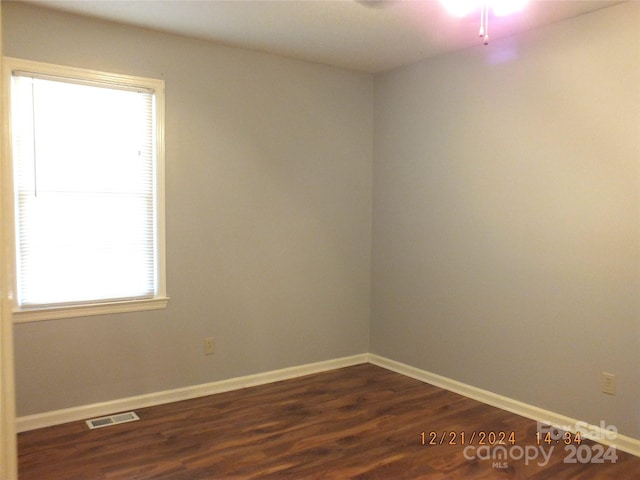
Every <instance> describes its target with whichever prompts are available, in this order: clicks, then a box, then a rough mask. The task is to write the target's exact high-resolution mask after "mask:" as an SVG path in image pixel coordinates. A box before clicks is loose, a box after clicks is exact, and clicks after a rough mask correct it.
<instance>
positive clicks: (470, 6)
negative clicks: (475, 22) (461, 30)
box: [440, 0, 482, 17]
mask: <svg viewBox="0 0 640 480" xmlns="http://www.w3.org/2000/svg"><path fill="white" fill-rule="evenodd" d="M440 3H442V5H444V8H446V9H447V12H449V13H450V14H451V15H454V16H456V17H464V16H466V15H469V14H470V13H471V12H473V11H474V10H476V9H478V8H480V4H481V3H482V2H481V1H480V0H440Z"/></svg>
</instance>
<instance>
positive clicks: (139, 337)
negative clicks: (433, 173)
mask: <svg viewBox="0 0 640 480" xmlns="http://www.w3.org/2000/svg"><path fill="white" fill-rule="evenodd" d="M3 6H4V9H3V15H4V39H5V54H6V55H8V56H15V57H23V58H28V59H31V60H38V61H45V62H52V63H59V64H62V65H71V66H79V67H86V68H92V69H98V70H105V71H112V72H118V73H127V74H132V75H142V76H150V77H157V78H162V79H164V80H165V82H166V111H167V115H166V211H167V215H166V227H167V237H166V238H167V290H168V294H169V296H170V297H171V301H170V303H169V308H168V309H167V310H166V311H153V312H144V313H135V314H119V315H111V316H98V317H91V318H78V319H69V320H59V321H45V322H36V323H29V324H19V325H16V326H15V340H16V341H15V349H16V367H17V392H18V414H19V415H28V414H33V413H39V412H46V411H50V410H55V409H60V408H65V407H72V406H77V405H83V404H89V403H94V402H101V401H107V400H110V399H117V398H123V397H128V396H132V395H138V394H143V393H150V392H156V391H162V390H166V389H172V388H178V387H184V386H190V385H197V384H201V383H206V382H211V381H215V380H220V379H226V378H232V377H237V376H241V375H247V374H253V373H259V372H263V371H269V370H274V369H279V368H284V367H290V366H294V365H301V364H306V363H312V362H317V361H322V360H328V359H334V358H339V357H344V356H349V355H354V354H359V353H364V352H366V351H368V322H369V288H370V242H371V157H372V142H371V139H372V129H373V111H372V108H373V97H372V95H373V81H372V78H371V76H369V75H364V74H358V73H352V72H348V71H343V70H338V69H334V68H329V67H324V66H320V65H315V64H310V63H305V62H299V61H293V60H288V59H283V58H280V57H276V56H271V55H266V54H260V53H252V52H248V51H243V50H238V49H232V48H226V47H221V46H216V45H213V44H211V43H207V42H201V41H196V40H190V39H186V38H182V37H177V36H171V35H165V34H161V33H156V32H152V31H146V30H141V29H135V28H128V27H124V26H118V25H115V24H110V23H105V22H99V21H93V20H90V19H85V18H81V17H74V16H70V15H64V14H59V13H52V12H48V11H43V10H39V9H37V8H34V7H30V6H27V5H21V4H15V3H8V4H6V5H3ZM208 336H213V337H215V339H216V354H215V355H214V356H213V357H205V356H204V355H203V353H202V351H203V345H202V344H203V338H204V337H208Z"/></svg>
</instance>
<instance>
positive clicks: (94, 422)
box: [86, 412, 140, 430]
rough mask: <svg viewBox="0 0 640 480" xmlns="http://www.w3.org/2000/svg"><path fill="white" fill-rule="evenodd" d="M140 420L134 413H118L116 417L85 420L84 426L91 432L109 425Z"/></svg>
mask: <svg viewBox="0 0 640 480" xmlns="http://www.w3.org/2000/svg"><path fill="white" fill-rule="evenodd" d="M136 420H140V417H138V415H136V414H135V412H126V413H118V414H117V415H110V416H108V417H100V418H92V419H91V420H87V421H86V424H87V425H88V426H89V428H90V429H91V430H93V429H95V428H102V427H108V426H110V425H117V424H118V423H127V422H135V421H136Z"/></svg>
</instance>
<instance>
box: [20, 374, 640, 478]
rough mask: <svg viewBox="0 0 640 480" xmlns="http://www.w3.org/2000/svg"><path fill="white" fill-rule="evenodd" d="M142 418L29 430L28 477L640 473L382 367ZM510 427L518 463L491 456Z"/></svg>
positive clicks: (24, 446) (627, 458)
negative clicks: (542, 440)
mask: <svg viewBox="0 0 640 480" xmlns="http://www.w3.org/2000/svg"><path fill="white" fill-rule="evenodd" d="M136 412H137V413H138V415H139V416H140V418H141V420H140V421H137V422H132V423H125V424H121V425H115V426H110V427H105V428H101V429H97V430H89V429H88V428H87V427H86V425H85V424H84V422H74V423H69V424H65V425H59V426H55V427H50V428H44V429H40V430H34V431H30V432H25V433H21V434H20V435H19V436H18V450H19V472H20V480H136V479H139V480H146V479H154V480H199V479H203V480H205V479H207V480H208V479H255V478H261V479H280V478H284V479H289V478H293V479H306V478H311V479H316V478H317V479H351V478H353V479H404V478H410V479H432V480H441V479H466V480H469V479H471V480H474V479H493V478H498V479H505V478H514V479H545V480H546V479H554V480H565V479H636V478H640V458H638V457H634V456H631V455H628V454H625V453H623V452H620V451H617V452H615V453H616V454H617V460H616V462H615V463H611V462H610V461H609V460H604V463H600V464H598V463H580V459H582V461H583V462H584V461H586V460H587V459H590V460H593V459H595V460H598V459H603V458H602V456H600V455H599V450H598V447H597V444H594V443H591V442H588V441H586V442H583V443H582V445H585V447H582V449H581V450H580V453H579V455H580V457H577V456H574V457H573V458H574V459H576V463H566V462H565V459H566V458H567V455H568V454H570V453H571V452H566V451H565V450H564V448H563V447H564V445H562V444H561V445H547V444H543V445H541V446H537V445H536V422H533V421H531V420H528V419H525V418H523V417H519V416H517V415H513V414H511V413H508V412H505V411H502V410H499V409H497V408H493V407H490V406H487V405H483V404H481V403H478V402H476V401H474V400H470V399H467V398H465V397H462V396H459V395H457V394H454V393H451V392H448V391H445V390H442V389H439V388H436V387H433V386H431V385H427V384H424V383H422V382H419V381H417V380H413V379H411V378H408V377H405V376H402V375H399V374H396V373H393V372H390V371H387V370H385V369H382V368H379V367H376V366H374V365H370V364H364V365H358V366H354V367H348V368H343V369H339V370H334V371H331V372H325V373H320V374H314V375H309V376H306V377H302V378H297V379H293V380H287V381H284V382H277V383H273V384H269V385H263V386H259V387H253V388H248V389H244V390H238V391H234V392H228V393H223V394H218V395H213V396H209V397H203V398H198V399H194V400H186V401H183V402H176V403H172V404H167V405H161V406H157V407H151V408H145V409H140V410H137V411H136ZM422 432H424V433H425V435H424V440H425V441H424V443H425V444H424V445H423V436H422ZM430 432H434V435H435V436H436V438H437V441H436V443H438V444H437V445H429V441H430V440H431V435H430ZM448 432H455V434H454V435H449V434H448ZM462 432H464V434H465V439H464V442H465V444H464V445H462V442H463V439H462V435H461V433H462ZM474 432H475V436H474V439H473V440H471V436H472V435H473V434H474ZM489 432H495V433H496V434H497V437H496V438H495V439H493V437H492V436H491V434H490V433H489ZM500 432H505V438H504V439H503V440H504V441H505V445H502V446H501V447H505V448H506V450H504V451H505V452H506V453H507V457H506V458H504V459H501V460H496V459H492V458H487V457H491V454H492V452H493V453H494V454H497V452H498V447H499V445H497V444H496V443H497V442H498V441H499V440H500V438H499V437H500ZM511 432H513V435H514V437H512V439H513V440H514V442H513V443H510V442H509V441H508V440H509V435H510V433H511ZM483 433H484V434H486V435H485V443H486V444H487V445H485V446H483V447H481V446H480V445H478V443H479V441H480V439H481V438H482V436H483ZM443 434H444V435H445V443H448V441H449V440H451V439H452V438H453V439H454V440H455V441H456V443H457V445H448V444H443V445H439V443H440V438H442V435H443ZM492 439H493V441H492ZM471 442H472V443H473V445H470V443H471ZM489 443H494V445H493V446H492V447H489V446H488V444H489ZM575 447H576V448H575V452H576V453H577V447H578V446H577V445H576V446H575ZM543 451H544V454H545V455H549V460H548V461H547V462H545V461H544V459H543V457H542V453H543ZM527 452H528V455H529V457H530V458H529V459H526V458H524V457H523V455H525V454H527ZM550 452H551V453H550ZM600 453H602V452H600ZM609 453H612V452H609ZM534 454H535V455H536V458H532V457H533V455H534ZM596 457H599V458H596ZM569 459H571V458H569Z"/></svg>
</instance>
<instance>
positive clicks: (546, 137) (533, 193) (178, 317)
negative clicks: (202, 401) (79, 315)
mask: <svg viewBox="0 0 640 480" xmlns="http://www.w3.org/2000/svg"><path fill="white" fill-rule="evenodd" d="M3 16H4V17H5V18H4V27H5V28H4V30H5V32H4V35H5V53H6V54H8V55H13V56H21V57H26V58H30V59H34V60H41V61H49V62H55V63H61V64H70V65H74V66H82V67H89V68H96V69H101V70H108V71H115V72H122V73H129V74H134V75H135V74H138V75H145V76H157V77H160V78H164V79H165V81H166V82H167V97H166V100H167V112H168V115H167V172H166V173H167V250H168V258H167V263H168V291H169V295H170V296H171V297H172V300H171V303H170V306H169V309H168V310H166V311H163V312H148V313H137V314H127V315H114V316H107V317H93V318H83V319H72V320H61V321H49V322H39V323H32V324H23V325H17V326H16V329H15V330H16V332H15V334H16V361H17V367H18V370H17V385H18V394H19V396H18V406H19V414H21V415H27V414H31V413H38V412H45V411H49V410H54V409H58V408H64V407H71V406H75V405H81V404H87V403H92V402H96V401H105V400H109V399H115V398H121V397H126V396H130V395H136V394H141V393H148V392H154V391H159V390H165V389H169V388H177V387H181V386H187V385H194V384H199V383H204V382H208V381H213V380H218V379H224V378H231V377H234V376H239V375H244V374H249V373H257V372H261V371H267V370H272V369H276V368H281V367H286V366H292V365H297V364H303V363H309V362H313V361H319V360H326V359H330V358H337V357H341V356H346V355H351V354H356V353H362V352H366V351H371V352H373V353H376V354H380V355H384V356H386V357H389V358H391V359H394V360H398V361H401V362H404V363H407V364H410V365H413V366H415V367H418V368H422V369H425V370H428V371H431V372H434V373H437V374H440V375H444V376H447V377H450V378H453V379H456V380H459V381H462V382H466V383H468V384H471V385H475V386H477V387H480V388H484V389H488V390H491V391H493V392H495V393H498V394H502V395H506V396H508V397H511V398H514V399H517V400H521V401H523V402H526V403H529V404H533V405H537V406H539V407H542V408H545V409H549V410H552V411H555V412H557V413H560V414H564V415H568V416H571V417H575V418H580V419H583V420H584V421H588V422H590V423H595V424H598V423H599V422H600V421H601V420H602V421H605V422H607V423H608V424H613V425H616V426H617V427H618V429H619V430H620V432H621V433H624V434H626V435H630V436H634V437H636V438H640V411H639V409H638V405H640V373H639V370H638V365H639V364H640V320H639V318H640V317H639V313H640V312H639V307H640V297H639V288H640V271H639V260H640V258H639V247H640V228H639V227H640V225H639V214H640V209H639V207H638V206H639V203H638V201H639V200H640V198H639V196H640V195H639V193H640V183H639V181H638V180H639V178H638V173H639V172H638V167H639V164H638V160H639V156H640V141H639V138H638V134H639V133H640V115H639V112H640V109H639V108H638V106H639V105H640V90H639V89H640V82H638V80H639V79H638V71H639V67H640V55H639V53H640V46H639V44H640V42H639V40H640V39H639V34H638V32H640V29H639V28H638V27H639V25H638V21H639V20H640V5H638V4H637V3H635V2H630V3H627V4H623V5H620V6H616V7H612V8H609V9H606V10H603V11H600V12H596V13H593V14H590V15H585V16H582V17H579V18H577V19H573V20H570V21H567V22H562V23H559V24H556V25H552V26H550V27H546V28H543V29H540V30H537V31H534V32H529V33H527V34H525V35H521V36H518V37H515V38H512V39H509V40H501V41H497V40H496V41H492V43H491V45H490V46H489V47H483V46H481V45H479V46H478V47H477V48H472V49H469V50H466V51H462V52H458V53H453V54H448V55H445V56H442V57H438V58H435V59H431V60H429V61H425V62H422V63H419V64H416V65H413V66H411V67H407V68H403V69H399V70H396V71H393V72H389V73H387V74H383V75H379V76H376V77H375V88H374V81H373V80H372V77H371V76H367V75H360V74H356V73H350V72H347V71H342V70H337V69H332V68H328V67H322V66H319V65H313V64H308V63H304V62H297V61H292V60H286V59H282V58H278V57H275V56H269V55H263V54H257V53H251V52H247V51H242V50H235V49H230V48H224V47H218V46H214V45H212V44H209V43H205V42H199V41H195V40H189V39H185V38H180V37H174V36H169V35H164V34H160V33H154V32H150V31H142V30H138V29H133V28H128V27H122V26H116V25H113V24H108V23H103V22H96V21H92V20H88V19H80V18H77V17H72V16H67V15H62V14H57V13H48V12H47V13H46V15H45V13H44V12H43V11H42V10H38V9H36V8H33V7H29V6H26V5H15V4H12V3H10V4H7V6H5V8H4V9H3ZM133 46H135V48H133ZM374 110H375V115H374ZM374 118H375V128H374ZM372 139H373V146H372ZM372 159H373V186H372V178H371V162H372ZM371 192H373V212H374V221H373V230H372V231H373V235H371V221H370V216H371V211H372V205H371ZM371 241H373V252H372V251H371V247H370V242H371ZM371 254H372V256H371V258H372V261H370V260H371V258H370V255H371ZM370 281H371V292H370V291H369V282H370ZM370 300H371V313H370V312H369V301H370ZM210 335H212V336H215V337H216V341H217V343H216V348H217V353H216V355H215V356H214V357H204V356H202V354H201V348H202V347H201V343H202V338H203V337H205V336H210ZM369 335H370V342H369ZM601 371H609V372H613V373H615V374H616V375H617V377H618V393H617V395H616V396H615V397H611V396H606V395H604V394H601V393H600V392H599V374H600V372H601Z"/></svg>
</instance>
